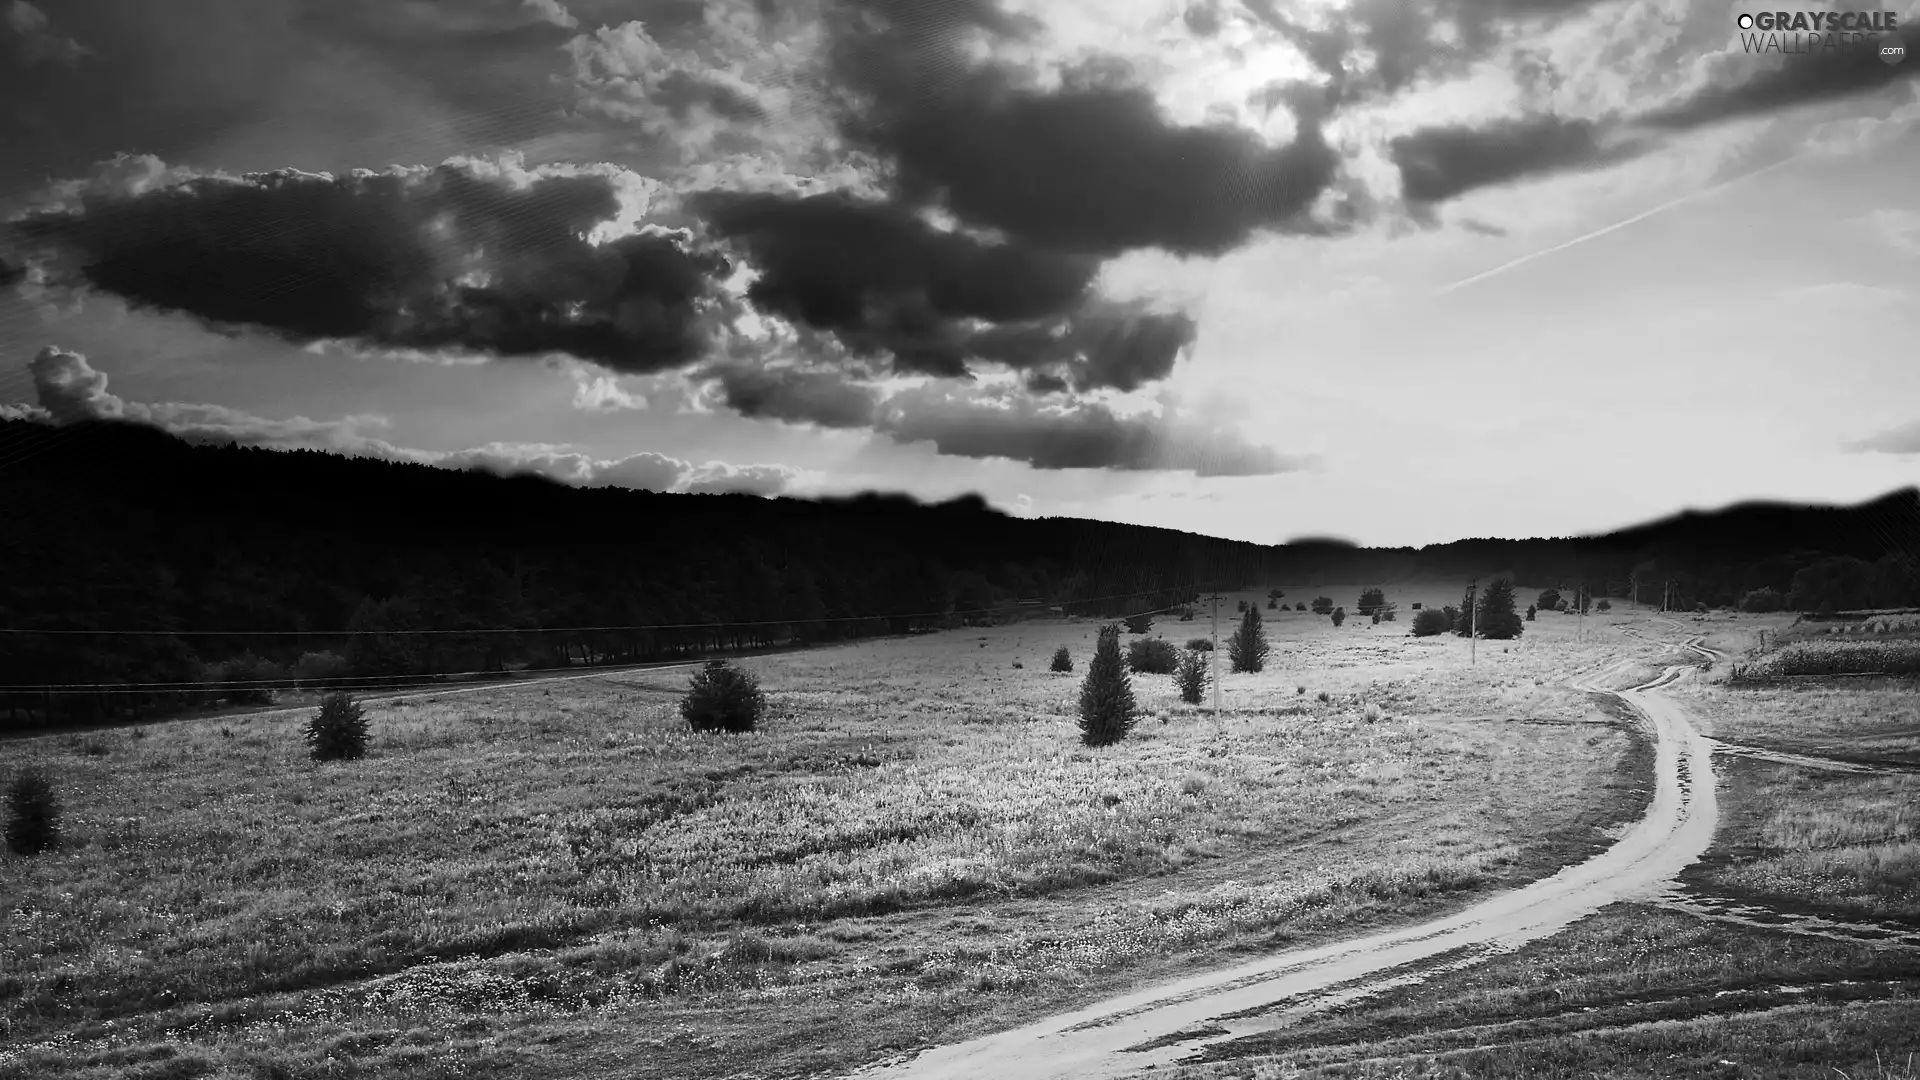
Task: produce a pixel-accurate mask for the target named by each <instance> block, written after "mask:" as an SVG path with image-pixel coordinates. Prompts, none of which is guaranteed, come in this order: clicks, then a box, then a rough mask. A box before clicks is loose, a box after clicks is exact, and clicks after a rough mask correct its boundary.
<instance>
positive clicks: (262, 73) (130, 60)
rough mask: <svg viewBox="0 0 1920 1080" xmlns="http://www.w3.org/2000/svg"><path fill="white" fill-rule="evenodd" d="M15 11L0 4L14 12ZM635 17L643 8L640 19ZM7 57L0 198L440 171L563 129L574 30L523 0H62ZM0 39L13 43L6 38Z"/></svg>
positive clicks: (1, 88)
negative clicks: (117, 157) (105, 184)
mask: <svg viewBox="0 0 1920 1080" xmlns="http://www.w3.org/2000/svg"><path fill="white" fill-rule="evenodd" d="M11 2H12V0H0V12H3V11H4V10H5V8H6V6H7V4H8V3H11ZM627 6H628V7H630V8H638V7H641V6H643V5H641V4H640V3H638V2H636V3H632V4H628V5H627ZM45 9H46V11H47V12H48V14H49V15H50V16H51V21H50V23H49V24H48V25H47V27H46V29H45V30H44V31H43V33H49V32H55V31H57V32H58V33H59V34H60V35H61V36H62V38H63V39H71V40H72V41H74V42H77V43H79V44H80V45H82V46H84V47H85V49H86V51H87V53H88V54H89V55H88V56H87V57H86V58H85V59H84V60H83V61H82V62H78V63H38V64H27V63H18V62H12V58H11V57H10V56H9V55H7V49H6V46H5V44H4V43H0V146H5V147H6V148H7V152H6V153H4V154H0V195H5V194H7V193H8V192H10V191H20V190H25V189H26V188H29V187H32V186H36V185H38V184H40V183H42V182H44V180H45V179H46V178H47V177H48V176H72V175H76V174H78V173H80V172H82V171H83V170H84V169H86V168H87V167H88V166H89V165H91V164H92V163H93V162H95V161H99V160H102V159H105V158H108V157H111V156H113V155H114V154H116V153H120V152H132V153H149V154H155V155H158V156H160V157H163V158H165V159H167V160H169V161H176V162H186V163H190V164H194V165H200V166H206V167H221V168H228V169H239V170H254V169H273V168H280V167H283V166H298V167H301V168H305V169H310V170H318V169H331V170H343V169H347V168H351V167H353V166H356V165H363V164H367V163H374V164H381V163H385V162H391V161H406V162H420V161H440V160H443V159H445V158H447V157H450V156H452V155H454V154H461V153H484V152H492V151H494V150H497V149H501V148H504V147H507V146H511V145H517V144H519V143H520V142H522V141H524V140H528V139H532V138H537V137H541V136H548V135H551V134H552V133H554V132H556V131H559V130H563V129H565V128H566V127H567V126H568V124H569V123H570V121H569V120H568V117H567V112H566V110H567V106H568V105H569V104H570V101H571V91H570V89H569V88H568V87H566V86H565V85H563V84H562V83H560V82H558V81H556V79H557V78H558V77H560V76H564V75H565V74H566V73H567V72H568V70H569V69H570V66H571V65H570V61H569V59H568V57H567V55H566V53H565V51H564V49H563V48H562V47H561V45H562V43H563V42H564V40H565V39H566V37H567V35H568V34H569V32H570V31H568V30H567V29H566V28H565V27H563V26H561V25H558V24H556V23H554V22H553V21H552V19H551V18H550V17H549V16H548V15H547V14H545V13H543V11H542V10H541V9H540V8H539V7H536V6H535V5H533V4H529V3H525V2H523V0H458V2H453V0H446V2H438V3H423V2H406V3H396V2H390V0H168V2H167V3H164V4H156V3H149V2H146V0H58V3H57V4H51V3H50V4H47V5H45ZM0 34H4V31H0Z"/></svg>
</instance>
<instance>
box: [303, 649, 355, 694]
mask: <svg viewBox="0 0 1920 1080" xmlns="http://www.w3.org/2000/svg"><path fill="white" fill-rule="evenodd" d="M352 670H353V669H352V668H350V667H348V666H347V658H346V657H344V656H341V655H340V654H339V653H335V652H310V653H302V654H301V656H300V659H299V660H298V661H297V662H296V663H295V664H294V665H293V677H294V680H295V681H296V682H298V683H299V684H300V685H302V686H306V687H318V686H325V685H327V684H328V683H329V682H331V681H334V680H338V679H343V678H345V677H346V676H348V675H350V674H352Z"/></svg>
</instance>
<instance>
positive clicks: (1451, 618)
mask: <svg viewBox="0 0 1920 1080" xmlns="http://www.w3.org/2000/svg"><path fill="white" fill-rule="evenodd" d="M1440 614H1442V615H1445V616H1446V617H1447V631H1448V632H1449V633H1452V632H1453V631H1454V630H1456V629H1458V628H1459V626H1460V609H1459V608H1457V607H1454V606H1453V605H1452V604H1448V605H1447V606H1446V607H1443V608H1441V609H1440Z"/></svg>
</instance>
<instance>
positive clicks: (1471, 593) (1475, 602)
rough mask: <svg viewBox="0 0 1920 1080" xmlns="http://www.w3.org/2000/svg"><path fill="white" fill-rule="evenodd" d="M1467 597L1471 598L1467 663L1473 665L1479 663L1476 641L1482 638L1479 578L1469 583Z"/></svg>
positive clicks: (1468, 615) (1469, 602)
mask: <svg viewBox="0 0 1920 1080" xmlns="http://www.w3.org/2000/svg"><path fill="white" fill-rule="evenodd" d="M1467 596H1468V597H1469V599H1468V600H1467V663H1469V664H1472V663H1477V662H1478V660H1477V658H1476V653H1477V652H1478V651H1479V645H1478V642H1477V641H1476V640H1475V639H1477V638H1478V637H1479V636H1480V579H1479V578H1474V579H1473V580H1472V581H1469V582H1467Z"/></svg>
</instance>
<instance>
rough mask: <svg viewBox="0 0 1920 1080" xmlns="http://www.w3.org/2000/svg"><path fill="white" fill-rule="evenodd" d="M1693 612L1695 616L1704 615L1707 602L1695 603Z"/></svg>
mask: <svg viewBox="0 0 1920 1080" xmlns="http://www.w3.org/2000/svg"><path fill="white" fill-rule="evenodd" d="M1693 612H1694V614H1696V615H1705V614H1706V613H1707V602H1706V601H1705V600H1700V601H1696V602H1695V603H1694V605H1693Z"/></svg>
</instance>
